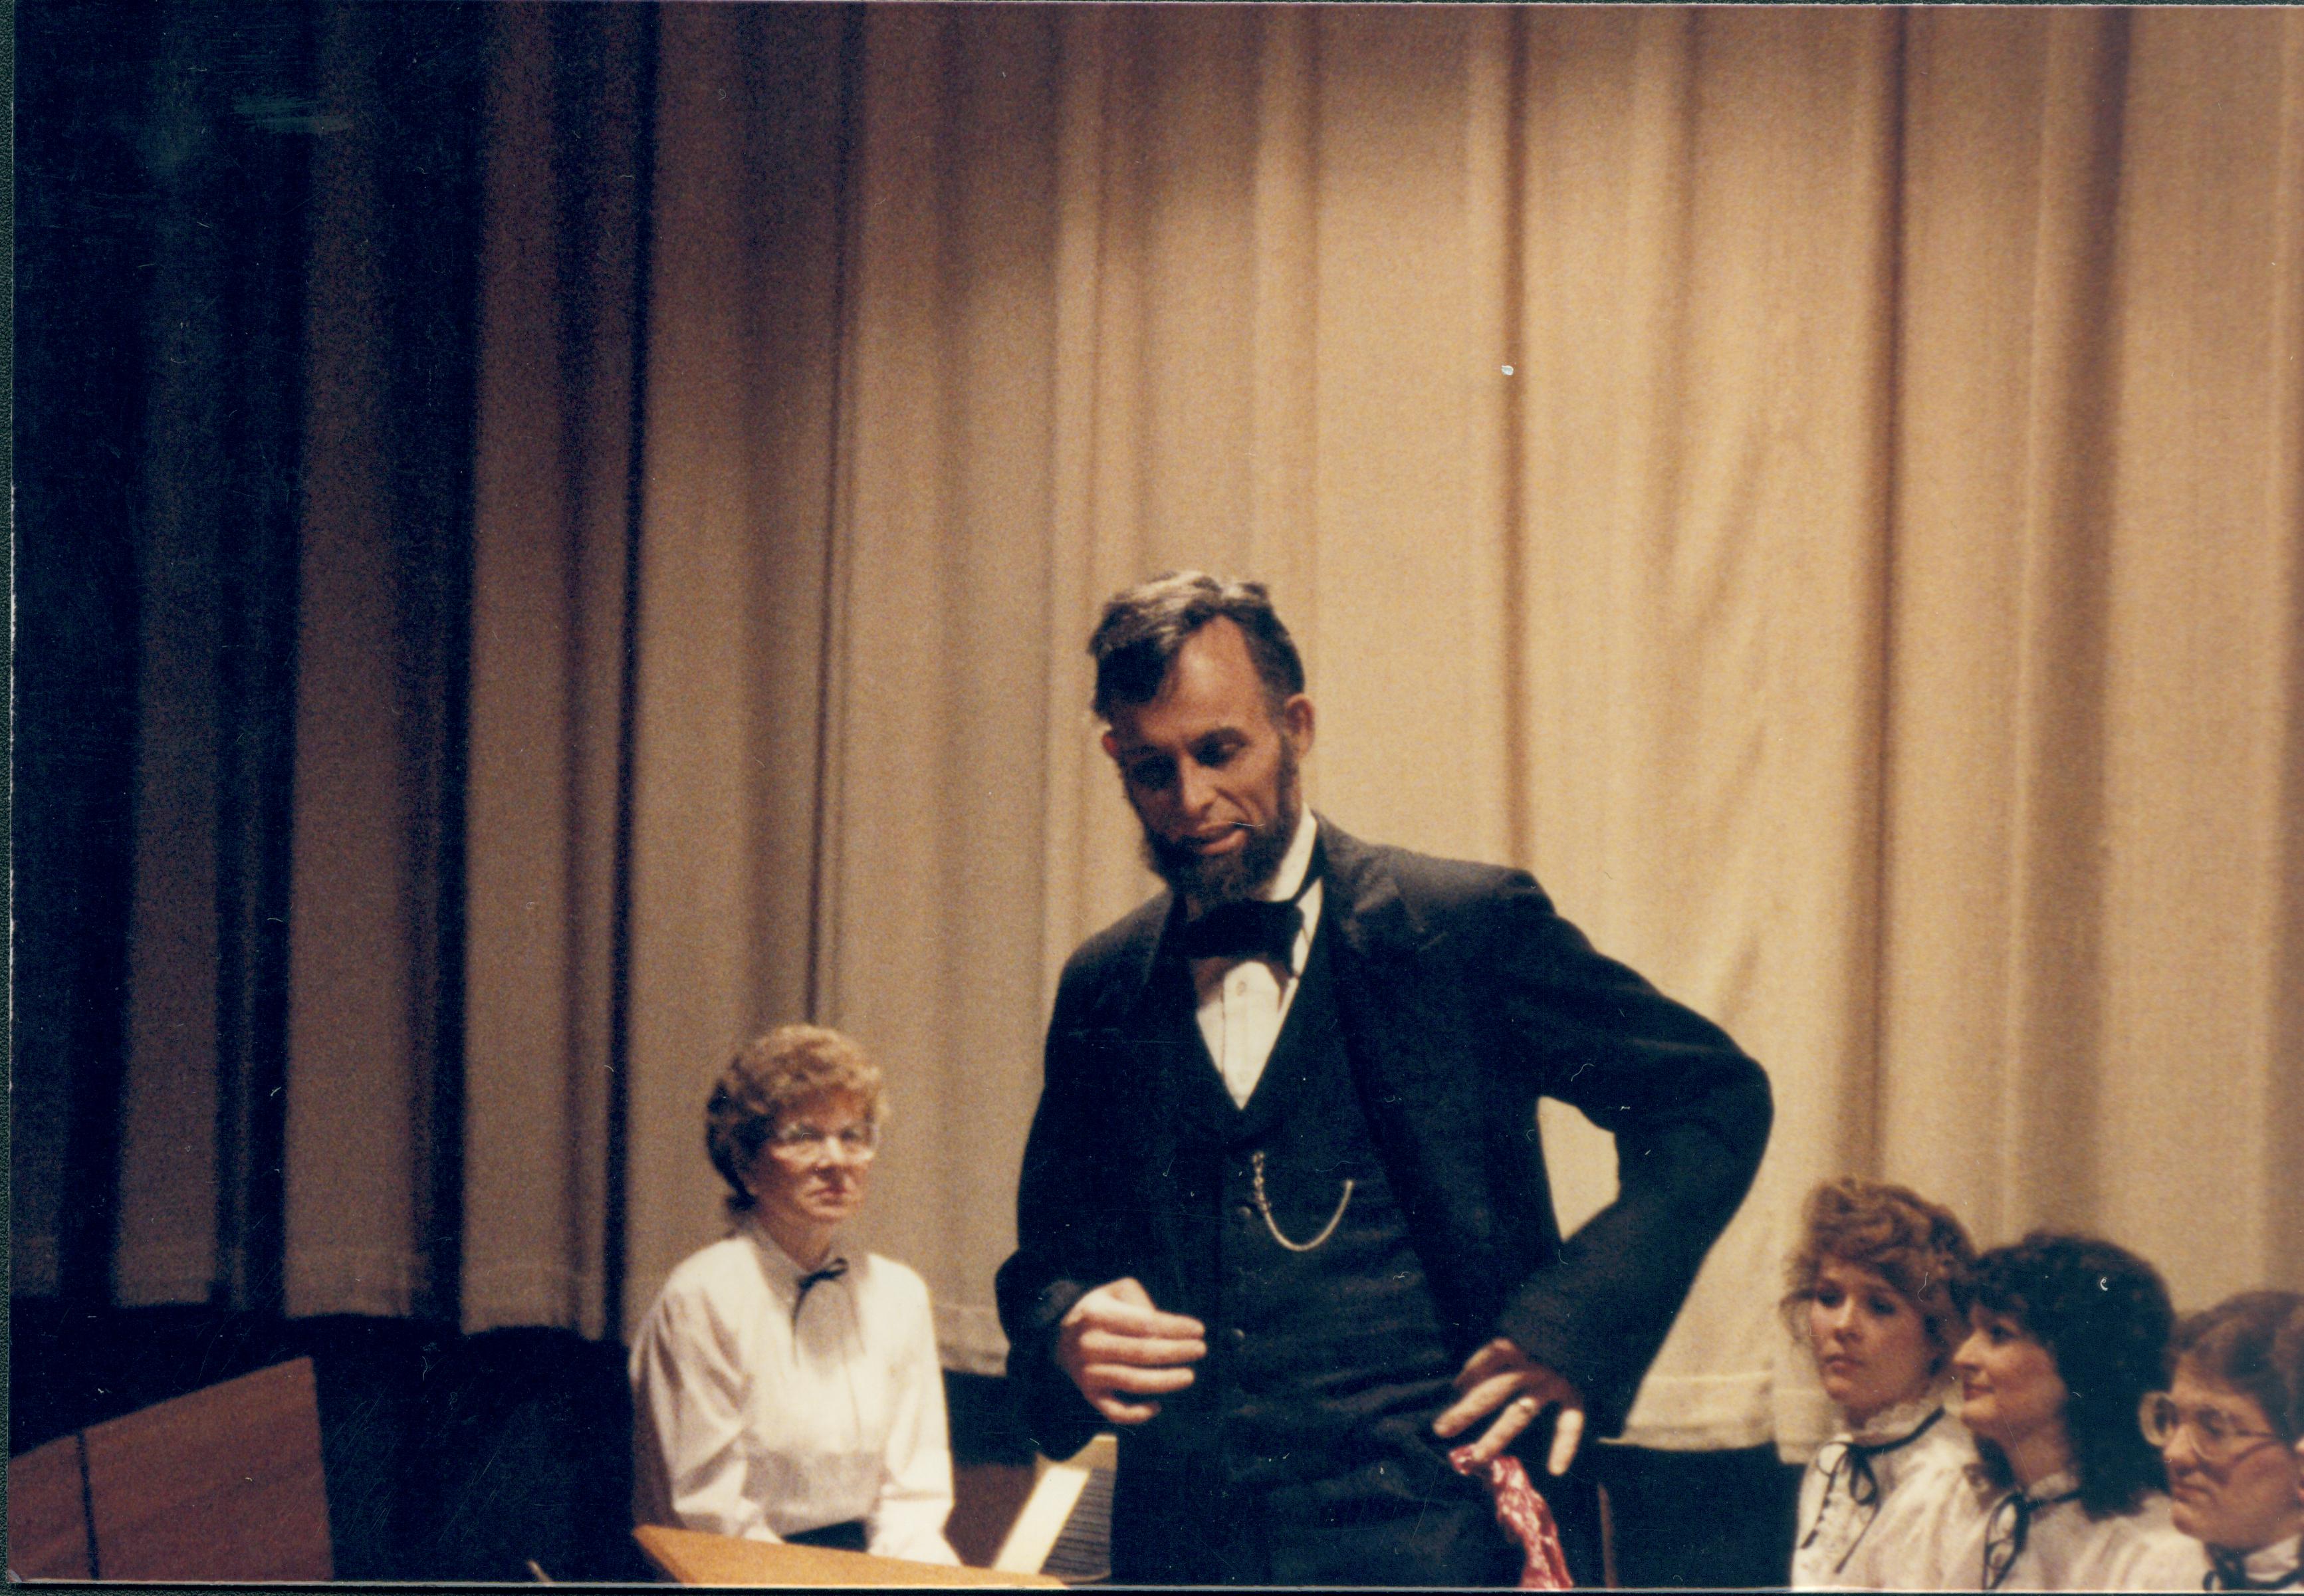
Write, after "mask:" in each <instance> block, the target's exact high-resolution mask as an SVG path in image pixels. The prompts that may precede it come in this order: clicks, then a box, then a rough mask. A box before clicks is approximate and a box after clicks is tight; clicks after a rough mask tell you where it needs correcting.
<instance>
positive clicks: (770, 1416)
mask: <svg viewBox="0 0 2304 1596" xmlns="http://www.w3.org/2000/svg"><path fill="white" fill-rule="evenodd" d="M841 1256H843V1254H842V1253H841V1252H839V1251H838V1250H837V1249H835V1250H834V1252H833V1254H832V1257H833V1258H839V1257H841ZM846 1256H847V1261H848V1265H849V1267H848V1271H847V1273H846V1274H844V1275H843V1276H841V1277H840V1278H837V1279H830V1280H822V1281H819V1282H817V1284H815V1285H813V1286H810V1287H809V1290H808V1292H807V1293H806V1295H804V1296H803V1295H802V1294H801V1293H800V1280H801V1278H803V1276H804V1274H805V1273H806V1272H807V1271H804V1270H802V1269H800V1266H799V1265H798V1264H796V1263H794V1262H793V1261H792V1259H791V1258H790V1257H789V1256H787V1255H786V1254H785V1252H784V1249H783V1248H781V1247H779V1246H777V1245H776V1244H775V1242H774V1241H772V1240H770V1239H769V1238H768V1236H767V1234H766V1233H765V1232H763V1231H762V1230H761V1229H760V1228H759V1227H758V1226H757V1225H755V1224H753V1223H751V1222H750V1221H749V1220H748V1221H744V1222H741V1223H740V1224H739V1225H738V1226H737V1227H736V1230H735V1233H734V1234H733V1235H730V1236H728V1237H727V1238H726V1239H725V1240H724V1241H719V1242H716V1243H714V1244H712V1245H711V1246H708V1247H707V1248H705V1249H704V1250H703V1251H702V1252H697V1253H694V1254H692V1255H691V1256H690V1257H689V1258H688V1259H686V1260H685V1261H682V1264H681V1265H680V1267H679V1268H677V1269H673V1272H672V1277H671V1278H670V1279H668V1280H666V1281H665V1286H664V1290H663V1291H662V1292H661V1293H660V1294H659V1295H657V1297H656V1304H655V1306H653V1307H651V1308H650V1309H649V1310H648V1318H647V1319H646V1320H643V1321H642V1322H641V1324H640V1331H639V1334H638V1335H637V1336H635V1337H634V1338H633V1341H632V1354H631V1381H632V1413H633V1426H632V1430H633V1433H632V1450H633V1479H632V1512H633V1517H634V1519H635V1521H636V1522H638V1523H640V1524H671V1525H674V1526H676V1527H680V1528H684V1529H691V1530H707V1531H710V1532H713V1533H715V1534H721V1535H740V1536H743V1537H746V1538H748V1539H750V1540H754V1541H777V1540H781V1539H783V1538H784V1536H786V1535H791V1534H797V1533H799V1532H801V1531H804V1530H814V1529H821V1528H823V1527H824V1526H826V1525H827V1524H844V1523H846V1522H848V1521H849V1520H851V1519H862V1520H863V1521H864V1522H865V1524H866V1528H867V1549H868V1550H870V1551H873V1552H876V1553H877V1554H879V1555H880V1556H882V1557H891V1558H912V1559H914V1560H915V1561H919V1562H924V1563H957V1562H959V1561H960V1558H958V1557H957V1556H956V1555H954V1553H953V1549H952V1547H951V1545H950V1543H948V1542H947V1541H945V1540H944V1519H945V1517H946V1516H947V1515H949V1514H950V1513H951V1511H952V1447H951V1442H950V1439H949V1436H948V1433H947V1430H946V1428H945V1420H944V1373H943V1370H942V1367H941V1366H940V1365H939V1363H937V1361H936V1329H935V1323H934V1320H933V1319H932V1318H931V1316H930V1314H929V1311H928V1286H927V1285H926V1284H925V1283H923V1282H922V1281H921V1279H920V1278H919V1276H918V1275H916V1274H914V1273H913V1272H912V1271H911V1269H906V1268H905V1267H904V1266H903V1265H902V1264H901V1263H895V1262H893V1261H890V1260H888V1259H885V1258H882V1257H879V1256H878V1255H877V1254H866V1255H863V1256H860V1257H859V1256H857V1255H855V1254H852V1253H851V1254H848V1255H846ZM830 1261H831V1259H827V1260H826V1262H827V1263H829V1262H830Z"/></svg>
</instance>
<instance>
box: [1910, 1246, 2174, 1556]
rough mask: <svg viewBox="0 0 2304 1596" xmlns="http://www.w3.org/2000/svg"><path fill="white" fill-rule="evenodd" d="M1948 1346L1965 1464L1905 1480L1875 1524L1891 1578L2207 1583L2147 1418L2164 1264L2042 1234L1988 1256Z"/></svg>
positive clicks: (2161, 1376)
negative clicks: (2146, 1429) (2176, 1521)
mask: <svg viewBox="0 0 2304 1596" xmlns="http://www.w3.org/2000/svg"><path fill="white" fill-rule="evenodd" d="M1963 1296H1964V1299H1965V1301H1966V1303H1967V1309H1968V1326H1969V1334H1968V1337H1967V1339H1966V1340H1964V1341H1962V1342H1961V1344H1960V1346H1959V1348H1958V1350H1957V1351H1955V1352H1954V1353H1953V1354H1952V1373H1953V1374H1954V1375H1955V1376H1957V1377H1958V1379H1959V1380H1960V1388H1961V1405H1960V1417H1961V1422H1963V1423H1964V1424H1966V1425H1967V1426H1968V1430H1969V1434H1970V1435H1971V1436H1973V1437H1974V1438H1975V1441H1976V1457H1975V1460H1974V1462H1973V1463H1971V1464H1969V1466H1968V1467H1967V1468H1965V1469H1963V1470H1961V1471H1959V1472H1957V1473H1948V1474H1946V1475H1944V1476H1943V1477H1941V1478H1940V1479H1938V1480H1935V1481H1929V1482H1927V1484H1926V1485H1925V1486H1924V1487H1921V1488H1917V1489H1915V1490H1912V1491H1910V1492H1908V1493H1906V1494H1905V1495H1903V1496H1902V1497H1900V1498H1899V1499H1898V1500H1897V1501H1896V1502H1895V1503H1893V1504H1892V1505H1891V1507H1889V1509H1888V1511H1887V1512H1886V1513H1885V1515H1883V1519H1882V1522H1881V1524H1879V1526H1878V1527H1877V1528H1876V1530H1875V1532H1874V1533H1875V1535H1876V1536H1877V1537H1878V1538H1879V1539H1880V1540H1881V1541H1882V1542H1883V1546H1882V1554H1881V1556H1880V1557H1879V1558H1877V1559H1876V1562H1875V1564H1874V1566H1873V1569H1872V1573H1873V1575H1875V1576H1876V1579H1877V1581H1878V1583H1880V1584H1881V1585H1882V1586H1883V1587H1888V1588H1905V1589H1920V1590H1937V1591H1953V1590H1958V1591H1974V1590H1985V1591H1995V1590H2007V1591H2174V1590H2184V1591H2197V1590H2198V1589H2199V1588H2200V1584H2201V1580H2202V1576H2203V1575H2205V1574H2206V1572H2207V1561H2206V1559H2205V1558H2203V1557H2202V1556H2201V1553H2200V1549H2199V1546H2198V1543H2197V1542H2196V1541H2191V1540H2190V1538H2188V1537H2187V1536H2185V1535H2183V1534H2182V1533H2181V1532H2179V1531H2178V1530H2177V1529H2176V1528H2175V1527H2174V1525H2173V1524H2172V1523H2171V1522H2170V1519H2169V1511H2168V1498H2167V1497H2166V1495H2165V1494H2164V1492H2163V1491H2162V1490H2161V1486H2162V1484H2163V1482H2164V1473H2163V1472H2162V1469H2161V1466H2160V1455H2159V1453H2158V1452H2157V1451H2156V1450H2155V1449H2154V1447H2153V1446H2152V1444H2151V1443H2150V1442H2149V1441H2147V1439H2145V1438H2144V1437H2143V1435H2141V1434H2140V1433H2139V1431H2138V1429H2137V1422H2136V1414H2137V1412H2138V1409H2139V1404H2140V1403H2141V1402H2142V1401H2143V1399H2144V1397H2145V1396H2146V1395H2147V1393H2149V1392H2152V1391H2155V1390H2157V1389H2159V1388H2161V1387H2162V1386H2163V1385H2164V1384H2165V1383H2166V1380H2167V1357H2168V1337H2169V1334H2170V1331H2171V1330H2172V1329H2173V1322H2174V1318H2175V1314H2174V1312H2173V1309H2172V1308H2171V1307H2170V1306H2169V1302H2168V1288H2167V1286H2165V1285H2164V1284H2163V1283H2162V1281H2161V1278H2160V1275H2159V1272H2158V1271H2157V1270H2156V1269H2154V1268H2153V1267H2152V1266H2151V1265H2150V1264H2148V1263H2147V1262H2145V1261H2144V1260H2142V1259H2141V1258H2139V1257H2137V1256H2136V1255H2135V1254H2134V1253H2132V1252H2127V1251H2125V1250H2123V1249H2122V1248H2120V1247H2116V1246H2113V1244H2111V1243H2109V1242H2105V1241H2099V1240H2096V1239H2095V1238H2093V1237H2089V1236H2080V1235H2050V1234H2047V1233H2046V1232H2039V1231H2036V1232H2034V1233H2033V1234H2032V1235H2028V1236H2026V1237H2025V1238H2024V1239H2023V1240H2022V1241H2021V1242H2019V1243H2017V1244H2015V1245H2013V1246H2008V1247H1995V1248H1994V1249H1992V1250H1991V1251H1990V1252H1986V1253H1985V1254H1984V1255H1983V1256H1982V1257H1980V1258H1978V1260H1977V1262H1976V1269H1975V1270H1974V1272H1973V1274H1972V1275H1971V1276H1970V1278H1969V1286H1968V1287H1967V1289H1966V1291H1965V1292H1964V1294H1963Z"/></svg>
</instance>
